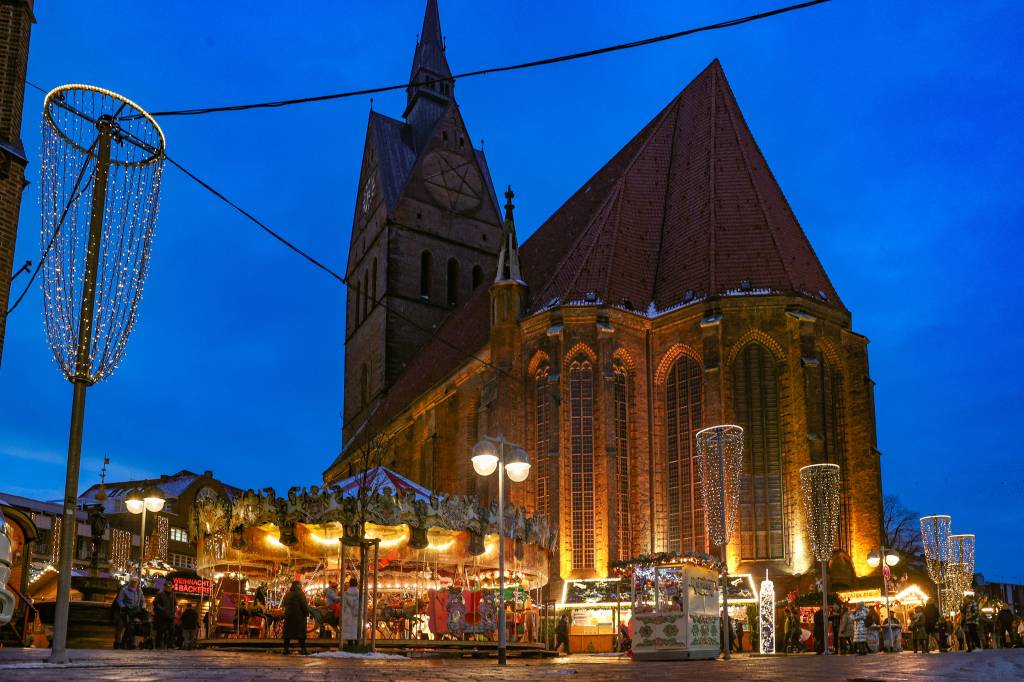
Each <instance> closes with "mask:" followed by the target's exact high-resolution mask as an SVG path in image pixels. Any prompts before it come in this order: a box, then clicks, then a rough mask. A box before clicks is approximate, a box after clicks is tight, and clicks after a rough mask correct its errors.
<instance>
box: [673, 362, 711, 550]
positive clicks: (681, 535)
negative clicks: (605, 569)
mask: <svg viewBox="0 0 1024 682" xmlns="http://www.w3.org/2000/svg"><path fill="white" fill-rule="evenodd" d="M701 398H702V395H701V370H700V365H699V364H698V363H697V362H696V361H695V360H693V358H690V357H686V356H682V357H680V358H679V359H678V360H676V362H675V364H673V365H672V368H671V369H670V370H669V372H668V375H667V377H666V380H665V422H666V429H665V433H666V436H667V442H666V448H665V470H666V479H667V485H666V491H665V492H666V503H667V505H666V506H667V507H668V549H669V550H670V551H675V552H707V551H708V534H707V533H708V531H707V525H706V523H705V519H704V500H703V497H702V493H701V480H700V466H699V462H698V460H697V447H696V433H697V431H699V430H700V429H701V426H702V423H703V422H702V419H703V414H702V409H703V405H702V401H701Z"/></svg>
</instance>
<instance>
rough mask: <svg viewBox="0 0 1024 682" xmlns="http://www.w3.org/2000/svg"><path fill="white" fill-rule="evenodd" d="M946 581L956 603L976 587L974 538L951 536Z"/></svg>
mask: <svg viewBox="0 0 1024 682" xmlns="http://www.w3.org/2000/svg"><path fill="white" fill-rule="evenodd" d="M946 581H947V582H948V583H949V589H950V592H951V594H952V596H953V597H954V598H955V599H956V602H954V603H953V604H950V606H955V605H956V604H957V603H959V602H960V601H961V600H962V599H963V598H964V593H965V592H966V591H967V590H969V589H971V587H972V586H973V585H974V536H973V535H970V534H958V535H950V536H949V564H948V565H947V566H946Z"/></svg>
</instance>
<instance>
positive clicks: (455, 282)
mask: <svg viewBox="0 0 1024 682" xmlns="http://www.w3.org/2000/svg"><path fill="white" fill-rule="evenodd" d="M447 288H448V305H450V306H454V305H455V304H456V303H458V302H459V261H457V260H455V259H454V258H449V259H448V278H447Z"/></svg>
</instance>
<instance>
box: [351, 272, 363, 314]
mask: <svg viewBox="0 0 1024 682" xmlns="http://www.w3.org/2000/svg"><path fill="white" fill-rule="evenodd" d="M360 289H361V287H360V285H359V278H358V277H357V278H356V284H355V289H354V290H353V292H352V293H353V295H354V296H355V299H356V305H355V308H356V310H355V313H356V317H355V320H356V324H357V325H358V324H359V323H360V322H361V321H362V319H363V313H362V311H363V294H362V291H360Z"/></svg>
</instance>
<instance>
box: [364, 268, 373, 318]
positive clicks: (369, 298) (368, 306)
mask: <svg viewBox="0 0 1024 682" xmlns="http://www.w3.org/2000/svg"><path fill="white" fill-rule="evenodd" d="M363 296H365V297H366V300H365V301H363V319H364V320H365V319H366V318H367V317H369V316H370V310H371V309H372V308H373V297H372V296H371V295H370V271H369V270H367V271H366V272H364V273H363Z"/></svg>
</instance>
